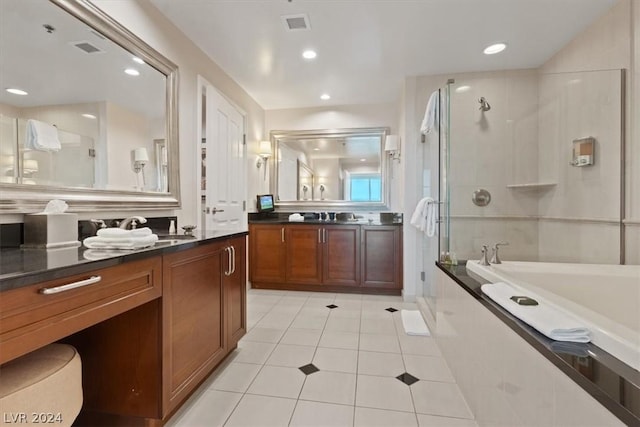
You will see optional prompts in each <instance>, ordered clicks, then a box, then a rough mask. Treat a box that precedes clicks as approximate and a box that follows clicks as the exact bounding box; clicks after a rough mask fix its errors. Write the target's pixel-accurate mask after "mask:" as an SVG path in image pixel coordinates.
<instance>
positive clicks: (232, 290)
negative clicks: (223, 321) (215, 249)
mask: <svg viewBox="0 0 640 427" xmlns="http://www.w3.org/2000/svg"><path fill="white" fill-rule="evenodd" d="M227 248H228V249H227V251H229V252H230V253H231V266H229V267H227V268H228V269H227V270H225V272H226V273H225V274H226V275H225V277H224V293H225V300H226V306H225V310H226V318H227V349H228V350H229V351H230V350H231V349H232V348H234V347H235V346H236V345H237V344H238V341H239V340H240V338H242V337H243V336H244V334H245V333H246V332H247V313H246V307H247V303H246V302H247V274H246V263H247V256H246V250H247V245H246V237H245V236H242V237H237V238H235V239H231V240H229V242H228V247H227ZM223 265H224V264H223Z"/></svg>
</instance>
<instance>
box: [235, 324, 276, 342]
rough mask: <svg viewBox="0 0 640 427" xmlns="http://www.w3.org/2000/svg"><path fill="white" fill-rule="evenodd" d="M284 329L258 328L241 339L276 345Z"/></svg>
mask: <svg viewBox="0 0 640 427" xmlns="http://www.w3.org/2000/svg"><path fill="white" fill-rule="evenodd" d="M285 330H286V329H274V328H260V327H255V328H253V329H251V330H250V331H249V332H247V334H246V335H245V336H244V337H242V339H243V340H245V341H256V342H270V343H277V342H278V341H280V338H281V337H282V335H284V331H285Z"/></svg>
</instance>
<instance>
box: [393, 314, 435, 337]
mask: <svg viewBox="0 0 640 427" xmlns="http://www.w3.org/2000/svg"><path fill="white" fill-rule="evenodd" d="M400 317H402V326H403V327H404V331H405V332H406V333H407V335H418V336H422V337H428V336H430V335H431V333H430V332H429V328H427V324H426V323H425V322H424V319H423V318H422V314H420V311H418V310H402V311H400Z"/></svg>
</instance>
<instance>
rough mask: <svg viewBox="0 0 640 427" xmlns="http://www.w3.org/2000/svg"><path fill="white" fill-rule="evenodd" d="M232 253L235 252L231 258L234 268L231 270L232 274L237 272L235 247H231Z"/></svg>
mask: <svg viewBox="0 0 640 427" xmlns="http://www.w3.org/2000/svg"><path fill="white" fill-rule="evenodd" d="M231 252H233V256H232V257H231V260H232V263H231V265H232V266H233V268H232V269H231V274H233V273H235V272H236V248H235V246H231Z"/></svg>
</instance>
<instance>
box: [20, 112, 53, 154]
mask: <svg viewBox="0 0 640 427" xmlns="http://www.w3.org/2000/svg"><path fill="white" fill-rule="evenodd" d="M25 148H26V149H28V150H38V151H60V149H61V148H62V144H60V139H58V129H56V127H55V126H52V125H50V124H49V123H45V122H41V121H38V120H33V119H29V120H27V134H26V140H25Z"/></svg>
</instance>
